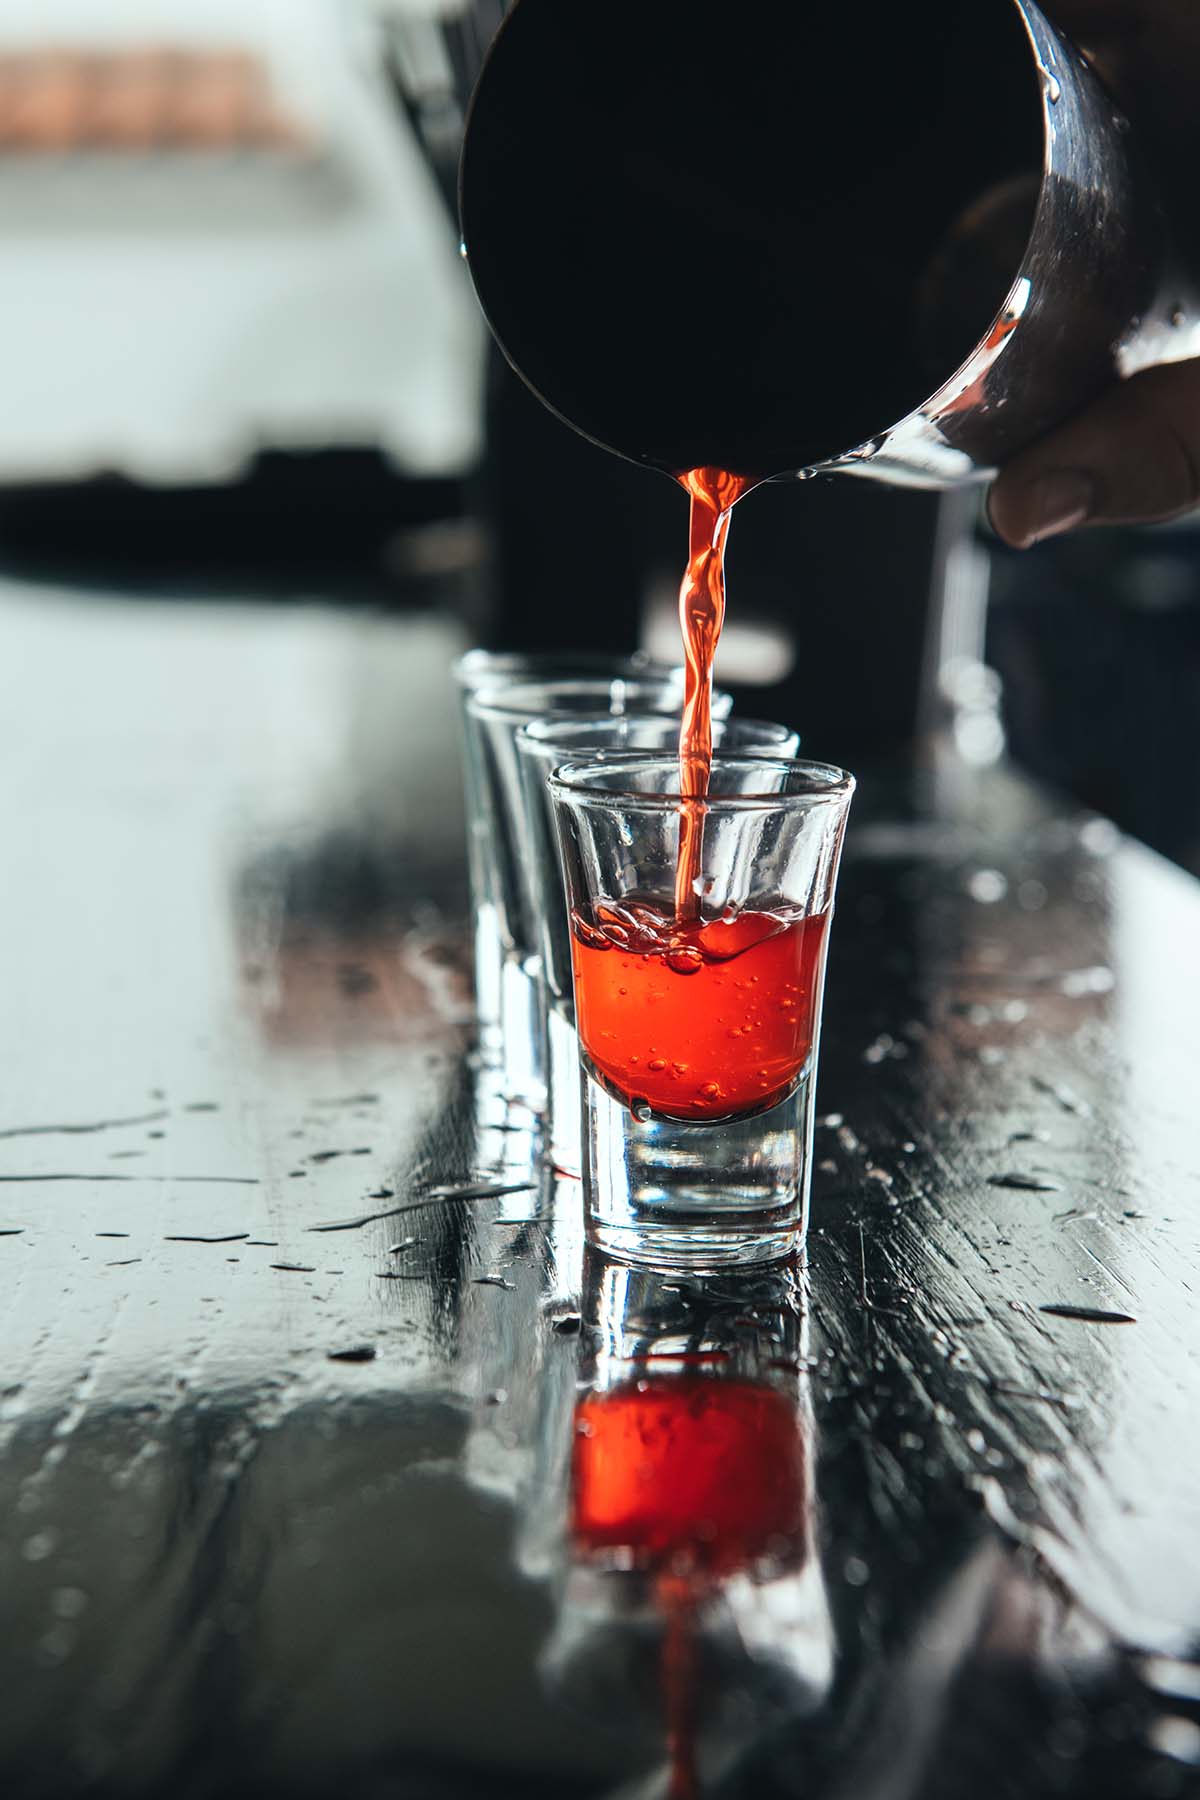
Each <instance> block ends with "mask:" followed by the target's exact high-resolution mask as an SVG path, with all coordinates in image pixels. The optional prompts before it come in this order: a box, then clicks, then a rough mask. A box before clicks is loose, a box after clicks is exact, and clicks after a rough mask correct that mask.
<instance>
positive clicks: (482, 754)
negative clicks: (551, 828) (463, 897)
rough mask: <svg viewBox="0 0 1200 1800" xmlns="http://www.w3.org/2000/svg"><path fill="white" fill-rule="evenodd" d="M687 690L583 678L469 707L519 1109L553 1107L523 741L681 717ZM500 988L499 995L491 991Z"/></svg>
mask: <svg viewBox="0 0 1200 1800" xmlns="http://www.w3.org/2000/svg"><path fill="white" fill-rule="evenodd" d="M681 696H682V686H681V683H680V680H679V678H678V677H677V675H676V674H675V673H674V672H671V671H668V672H667V673H666V674H665V675H636V674H633V673H620V674H613V673H608V674H602V675H588V676H576V677H574V678H572V679H570V680H562V679H558V680H545V681H529V682H523V683H513V682H509V683H506V684H505V685H504V686H499V687H487V686H483V687H480V688H478V689H477V690H476V692H475V693H473V694H471V695H470V696H469V697H468V699H467V703H466V745H467V753H466V763H467V768H468V771H469V775H468V780H467V801H468V832H469V834H470V839H471V842H472V845H473V852H474V854H473V866H472V887H473V892H472V900H473V903H474V907H475V913H476V928H475V941H476V953H477V967H478V970H479V972H480V977H481V988H480V1004H481V1008H482V1007H484V1006H490V1004H491V1003H492V1001H493V997H494V1001H495V1006H496V1011H495V1014H494V1015H489V1014H487V1013H482V1014H481V1026H482V1027H483V1029H484V1030H486V1031H488V1032H489V1036H488V1040H487V1044H486V1047H485V1049H490V1050H491V1051H492V1053H493V1055H494V1056H495V1059H496V1062H497V1066H498V1070H499V1074H500V1081H501V1086H502V1088H503V1091H504V1094H505V1096H506V1098H507V1099H508V1100H510V1101H512V1100H516V1101H520V1102H523V1103H524V1104H525V1105H526V1106H528V1107H531V1108H532V1109H533V1110H534V1111H536V1112H541V1111H542V1110H543V1109H544V1107H545V1103H546V1077H545V1053H544V1045H543V1041H542V1029H541V1017H542V1015H541V1007H540V1002H539V997H538V987H537V982H538V973H539V969H538V960H537V955H538V938H539V932H538V924H537V907H538V889H537V886H536V884H535V883H534V881H533V880H532V876H531V865H532V857H533V848H532V845H531V842H530V834H529V830H528V825H527V820H526V815H525V801H524V794H523V790H522V787H521V780H520V774H519V769H518V762H517V748H516V735H517V732H518V731H519V730H520V729H521V727H522V726H523V725H526V724H528V723H529V721H530V720H531V719H534V718H538V717H552V716H568V717H569V716H570V715H572V714H594V713H598V712H607V713H609V714H612V715H616V714H620V713H625V712H638V713H643V712H651V713H653V712H658V713H663V714H669V715H672V716H675V717H677V716H678V714H679V709H680V705H681ZM493 982H494V988H493V986H492V983H493Z"/></svg>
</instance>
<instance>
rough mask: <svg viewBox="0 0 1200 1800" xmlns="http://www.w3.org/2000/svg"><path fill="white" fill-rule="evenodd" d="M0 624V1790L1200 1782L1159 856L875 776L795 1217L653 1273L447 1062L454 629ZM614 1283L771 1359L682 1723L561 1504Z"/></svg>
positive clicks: (1190, 1340) (238, 608)
mask: <svg viewBox="0 0 1200 1800" xmlns="http://www.w3.org/2000/svg"><path fill="white" fill-rule="evenodd" d="M0 639H2V641H3V643H4V646H5V652H4V657H3V662H2V663H0V816H2V820H3V830H2V833H0V844H2V846H3V849H2V874H0V914H2V918H3V926H2V941H3V944H4V947H5V956H4V978H3V1005H2V1007H0V1032H2V1033H3V1057H2V1065H0V1066H2V1068H3V1085H2V1088H0V1281H2V1283H3V1285H2V1289H0V1291H2V1292H3V1295H4V1305H3V1307H2V1309H0V1321H2V1322H0V1334H2V1344H3V1356H2V1363H0V1371H2V1372H0V1445H2V1446H3V1454H2V1458H0V1609H2V1616H3V1620H4V1628H3V1632H2V1633H0V1791H2V1792H3V1793H4V1795H5V1796H6V1797H8V1800H25V1797H26V1796H29V1797H31V1800H32V1797H37V1800H42V1797H43V1796H44V1797H46V1800H51V1797H53V1800H62V1797H64V1796H72V1795H76V1794H81V1795H82V1794H86V1795H95V1796H99V1797H100V1800H126V1797H133V1796H158V1795H167V1794H170V1795H171V1796H172V1800H200V1797H207V1796H222V1797H224V1796H243V1795H244V1796H250V1795H253V1796H255V1800H264V1797H265V1800H273V1797H275V1796H279V1797H281V1800H282V1796H309V1795H312V1796H324V1795H336V1796H337V1800H357V1797H359V1796H362V1797H363V1800H368V1797H370V1800H374V1797H376V1796H378V1797H380V1800H384V1797H390V1796H396V1797H398V1800H399V1797H403V1800H409V1797H410V1796H411V1797H414V1800H457V1797H459V1796H462V1797H464V1800H465V1797H466V1796H475V1795H488V1796H491V1795H498V1794H507V1793H513V1794H520V1795H524V1796H532V1797H536V1796H540V1795H547V1796H549V1795H555V1796H561V1795H562V1794H564V1793H571V1794H578V1795H583V1796H612V1797H613V1800H618V1797H619V1800H650V1797H651V1796H655V1795H660V1796H665V1795H667V1794H668V1793H671V1794H674V1795H676V1796H685V1795H687V1794H688V1793H695V1794H703V1795H705V1796H708V1795H712V1796H721V1797H725V1796H728V1797H733V1796H743V1795H745V1796H749V1795H754V1796H755V1800H774V1797H776V1796H778V1797H780V1800H782V1797H785V1796H797V1797H799V1796H804V1800H824V1797H826V1796H828V1797H829V1800H909V1797H911V1800H941V1797H943V1796H945V1800H960V1797H961V1796H963V1795H967V1794H970V1795H971V1796H972V1797H973V1800H992V1797H996V1800H1001V1797H1004V1800H1007V1797H1009V1796H1011V1797H1012V1800H1017V1797H1020V1800H1033V1797H1037V1796H1041V1795H1047V1796H1049V1795H1055V1796H1059V1795H1067V1796H1079V1797H1080V1800H1083V1797H1084V1796H1087V1797H1088V1800H1095V1797H1096V1796H1105V1795H1110V1794H1111V1795H1113V1796H1119V1797H1120V1800H1136V1797H1137V1796H1141V1795H1145V1796H1171V1795H1187V1794H1192V1793H1196V1792H1198V1791H1200V1662H1198V1661H1196V1660H1193V1659H1194V1658H1196V1657H1197V1656H1198V1655H1200V1548H1198V1546H1200V1321H1198V1316H1197V1308H1198V1303H1200V1251H1198V1248H1197V1229H1196V1224H1197V1217H1198V1213H1200V1144H1198V1142H1197V1111H1198V1100H1197V1094H1198V1079H1197V1072H1198V1070H1200V1041H1198V1040H1200V992H1198V988H1200V983H1198V981H1197V967H1198V966H1200V965H1198V961H1197V952H1196V948H1195V946H1196V943H1197V941H1198V940H1200V891H1198V889H1197V886H1196V883H1195V882H1194V881H1193V880H1192V879H1191V878H1189V877H1187V876H1185V875H1183V874H1182V873H1180V872H1178V871H1177V870H1175V869H1173V868H1172V867H1170V866H1168V865H1167V864H1166V863H1164V862H1162V861H1160V860H1158V859H1157V858H1156V857H1154V856H1153V855H1151V854H1150V853H1149V852H1148V851H1146V850H1144V849H1142V848H1140V847H1139V846H1137V845H1136V844H1134V843H1132V842H1129V841H1126V840H1123V839H1121V838H1120V837H1119V836H1118V834H1117V833H1116V832H1115V831H1114V829H1113V828H1112V827H1111V826H1109V825H1108V824H1107V823H1105V822H1104V821H1102V820H1099V819H1095V818H1091V817H1087V816H1080V815H1078V814H1077V813H1076V812H1074V811H1073V810H1072V809H1071V808H1070V807H1068V806H1066V805H1063V804H1058V803H1056V802H1055V801H1054V800H1053V799H1051V798H1049V797H1047V796H1046V795H1044V794H1041V793H1039V792H1037V791H1035V790H1034V789H1033V788H1032V787H1030V786H1029V785H1028V784H1026V783H1025V782H1024V781H1022V780H1021V779H1020V778H1019V777H1018V776H1017V775H1016V774H1014V773H1013V772H1011V771H1008V770H1004V769H996V770H991V771H987V772H982V773H981V772H974V771H970V770H966V769H960V768H956V767H955V766H953V764H952V763H945V764H944V765H943V766H942V767H940V768H939V769H938V770H937V771H936V772H935V773H932V774H926V775H925V776H924V777H923V778H922V780H921V781H920V782H919V783H914V782H912V781H911V780H905V781H902V780H900V779H898V778H897V779H894V780H873V779H871V778H870V777H869V776H868V777H867V778H865V779H864V781H863V783H862V788H861V792H860V796H859V799H858V800H857V801H856V805H855V811H854V815H853V817H852V822H851V828H850V834H849V839H848V844H847V861H846V864H845V866H844V869H843V876H842V887H841V895H840V899H839V906H838V914H837V918H836V921H835V923H834V927H833V942H832V952H831V962H830V973H829V983H828V991H827V997H826V1011H825V1031H824V1042H823V1050H822V1062H821V1069H820V1077H819V1096H818V1111H819V1114H820V1118H821V1123H820V1125H819V1127H818V1132H817V1146H816V1176H815V1183H814V1192H813V1204H812V1224H811V1229H810V1236H809V1251H808V1259H807V1267H806V1268H804V1269H800V1270H793V1271H786V1270H785V1271H776V1272H773V1273H769V1274H763V1275H758V1276H737V1277H731V1276H727V1277H722V1278H721V1279H720V1280H719V1281H717V1280H713V1281H711V1282H704V1281H699V1280H689V1281H680V1282H675V1283H672V1282H670V1281H669V1280H667V1279H665V1278H664V1279H660V1280H658V1281H657V1282H655V1281H654V1280H653V1278H650V1277H642V1276H638V1275H636V1274H632V1273H630V1272H629V1271H622V1270H621V1269H619V1268H614V1267H612V1266H609V1267H607V1268H606V1267H599V1266H597V1259H595V1258H594V1257H591V1256H590V1255H587V1254H585V1249H584V1245H583V1241H582V1229H581V1223H580V1214H579V1192H578V1187H577V1185H576V1184H574V1183H572V1182H570V1181H568V1180H565V1179H563V1178H561V1177H560V1176H559V1175H558V1174H556V1172H555V1171H554V1170H553V1169H552V1168H549V1167H547V1166H546V1165H545V1163H544V1162H542V1161H539V1159H538V1156H537V1143H536V1138H535V1137H534V1135H533V1134H532V1133H531V1131H530V1129H529V1125H530V1121H529V1120H528V1118H526V1117H523V1116H522V1115H521V1114H520V1113H519V1112H517V1111H514V1110H512V1109H509V1110H508V1111H504V1110H503V1109H501V1108H498V1107H497V1105H496V1103H495V1101H494V1098H492V1099H489V1097H488V1096H487V1094H486V1093H485V1092H484V1088H485V1085H486V1084H485V1082H484V1081H483V1079H482V1077H481V1074H480V1071H479V1070H478V1069H477V1068H476V1067H475V1066H474V1063H473V1061H472V1058H471V1054H470V1011H469V1005H468V977H467V970H466V963H465V955H464V947H465V945H466V943H467V941H468V930H467V919H466V906H465V880H464V872H463V858H462V849H461V844H462V814H461V800H460V796H459V775H458V765H457V751H456V744H455V719H454V703H453V699H452V695H451V690H450V684H449V679H448V669H449V665H450V662H451V660H452V657H453V656H454V654H455V653H456V652H457V651H458V650H459V649H461V648H462V647H463V646H462V642H461V636H460V633H459V632H458V630H457V628H456V627H455V626H454V625H453V624H452V623H451V622H450V621H448V620H446V619H444V618H442V617H439V616H438V615H437V614H435V613H430V614H426V615H419V614H418V615H410V616H408V617H406V618H404V619H391V620H389V619H386V618H383V617H379V616H373V615H369V614H365V613H358V614H355V613H347V612H339V611H335V610H334V609H332V608H327V607H325V606H323V605H321V604H319V603H314V604H312V605H311V606H309V607H303V608H297V607H282V606H279V607H255V606H250V605H233V604H227V605H222V606H211V607H210V606H204V605H199V604H190V603H186V602H176V603H174V604H171V605H169V606H168V605H165V604H154V603H151V602H149V601H136V600H119V599H113V598H102V597H99V596H96V595H92V596H86V595H83V594H76V593H70V592H61V593H55V592H48V591H45V590H39V591H35V590H33V589H32V588H29V589H26V588H22V587H20V586H18V585H17V584H15V583H8V584H6V585H5V586H4V587H3V589H2V590H0ZM797 723H798V724H799V725H800V727H801V729H802V730H803V721H798V722H797ZM813 749H814V753H820V752H832V753H836V747H834V746H825V745H821V746H813ZM1153 773H1154V772H1153V770H1147V772H1146V778H1147V779H1148V780H1149V779H1153ZM639 1308H641V1309H643V1310H647V1309H653V1308H659V1309H662V1308H666V1309H667V1311H670V1310H671V1309H672V1308H674V1312H675V1316H674V1318H673V1319H671V1320H669V1321H668V1324H669V1327H670V1330H671V1331H672V1332H674V1334H675V1338H674V1340H673V1341H678V1343H679V1346H680V1350H679V1358H678V1359H677V1360H676V1361H674V1362H672V1361H671V1360H670V1359H668V1360H667V1361H666V1362H665V1363H664V1365H663V1370H662V1372H661V1373H660V1374H657V1375H656V1376H655V1381H656V1382H657V1383H662V1382H668V1383H669V1381H670V1380H671V1379H672V1378H678V1379H684V1376H682V1375H680V1370H681V1369H685V1368H686V1367H687V1355H688V1349H687V1346H688V1344H689V1342H691V1341H692V1339H691V1336H690V1335H689V1334H690V1333H691V1332H692V1326H693V1324H694V1325H695V1341H697V1342H699V1341H700V1339H701V1338H704V1341H705V1342H708V1341H709V1339H711V1337H712V1334H713V1333H714V1332H715V1333H717V1335H718V1336H719V1335H720V1334H721V1333H724V1334H725V1337H726V1338H727V1340H728V1346H729V1350H728V1354H730V1355H733V1354H735V1353H736V1355H737V1356H739V1357H741V1358H742V1359H743V1361H744V1362H745V1363H746V1364H747V1366H759V1365H761V1367H763V1368H764V1369H765V1368H769V1369H770V1370H771V1371H772V1372H773V1373H772V1374H771V1375H770V1377H769V1379H770V1380H771V1381H775V1382H776V1389H777V1391H782V1390H780V1388H779V1384H780V1383H782V1386H783V1389H784V1390H786V1391H787V1392H788V1393H789V1394H790V1395H791V1397H792V1398H791V1400H790V1401H789V1405H790V1406H791V1409H792V1410H791V1411H790V1412H789V1415H788V1416H789V1418H790V1419H792V1420H793V1432H794V1440H793V1447H794V1452H795V1456H796V1457H797V1458H798V1459H799V1460H798V1463H797V1464H796V1467H795V1469H794V1470H793V1473H794V1475H795V1479H796V1480H797V1481H798V1482H799V1483H800V1484H801V1486H802V1488H803V1492H804V1495H805V1499H804V1508H805V1513H804V1517H805V1526H804V1535H803V1542H802V1544H801V1546H800V1550H799V1552H798V1553H797V1554H795V1555H793V1556H792V1558H791V1561H790V1562H789V1561H788V1559H787V1558H784V1559H783V1561H782V1563H781V1566H780V1568H779V1569H778V1570H777V1571H776V1578H775V1579H774V1580H773V1581H771V1582H768V1583H766V1584H765V1585H764V1586H762V1587H761V1588H755V1586H754V1582H753V1581H752V1580H751V1579H750V1578H749V1576H746V1575H744V1574H742V1575H740V1576H739V1575H738V1574H737V1573H736V1572H735V1573H731V1574H730V1573H729V1572H728V1571H726V1573H727V1574H728V1579H727V1580H725V1581H724V1582H723V1585H722V1583H721V1582H714V1583H713V1584H712V1587H711V1590H710V1591H709V1592H708V1593H707V1595H706V1597H705V1607H706V1609H707V1610H706V1612H705V1616H704V1619H703V1621H702V1629H700V1642H699V1643H698V1645H697V1646H696V1647H695V1655H694V1656H693V1657H692V1658H691V1662H690V1664H689V1668H690V1675H689V1677H688V1680H689V1683H690V1689H689V1697H688V1698H687V1701H686V1705H685V1707H684V1713H685V1714H686V1718H687V1720H688V1721H689V1725H688V1729H689V1731H690V1732H691V1735H692V1741H691V1742H690V1743H689V1745H688V1748H687V1752H686V1756H685V1755H684V1754H683V1752H681V1749H680V1743H679V1738H680V1732H681V1729H682V1727H681V1725H680V1717H681V1716H682V1715H681V1714H680V1712H679V1707H678V1695H676V1696H675V1699H674V1700H672V1697H671V1693H670V1688H671V1683H670V1681H665V1682H664V1681H663V1680H661V1679H660V1674H659V1661H660V1660H661V1659H660V1656H659V1653H660V1651H661V1648H662V1643H663V1641H664V1635H663V1634H664V1632H667V1633H669V1629H670V1627H669V1622H668V1623H666V1624H664V1623H663V1621H662V1620H661V1619H658V1620H656V1617H655V1614H654V1604H655V1592H656V1590H654V1589H653V1586H652V1584H648V1583H647V1582H646V1581H644V1580H642V1579H641V1577H640V1576H639V1572H638V1570H637V1569H635V1568H631V1567H629V1566H628V1564H627V1563H626V1564H624V1565H623V1564H622V1561H621V1559H620V1557H614V1558H611V1559H610V1560H609V1562H608V1563H607V1564H603V1565H601V1564H596V1563H595V1562H591V1563H589V1562H588V1561H587V1560H586V1559H584V1558H581V1554H580V1551H579V1546H578V1542H577V1541H573V1540H575V1539H577V1528H578V1512H579V1496H578V1494H577V1493H576V1494H575V1496H574V1499H572V1496H571V1493H570V1491H569V1490H570V1482H571V1479H572V1475H571V1470H572V1468H575V1467H576V1465H575V1464H574V1463H573V1462H572V1445H573V1443H574V1441H575V1438H576V1436H577V1435H578V1433H579V1431H580V1430H581V1429H583V1427H581V1425H580V1422H579V1418H578V1416H577V1405H578V1401H579V1397H580V1395H581V1394H584V1393H586V1392H587V1391H588V1383H589V1381H591V1380H592V1378H593V1376H594V1374H595V1371H596V1369H597V1368H598V1367H599V1366H600V1365H601V1364H602V1363H603V1362H604V1359H605V1357H606V1356H607V1357H608V1358H609V1363H610V1364H611V1361H612V1358H613V1357H614V1356H616V1358H617V1360H618V1362H619V1361H620V1357H621V1355H622V1354H623V1351H622V1348H621V1347H622V1345H624V1344H625V1343H626V1341H627V1339H629V1338H630V1337H633V1338H636V1337H637V1334H638V1332H639V1331H641V1330H642V1327H643V1323H644V1321H642V1320H641V1318H640V1315H639ZM656 1317H657V1318H658V1319H659V1322H661V1318H662V1314H661V1312H660V1314H658V1315H656ZM780 1320H782V1321H783V1325H782V1326H780V1324H779V1321H780ZM647 1329H648V1328H647ZM789 1334H790V1335H789ZM722 1354H725V1352H722ZM756 1358H757V1359H758V1360H757V1364H756V1361H755V1359H756ZM638 1366H639V1365H638V1364H637V1362H636V1361H634V1362H632V1363H631V1364H630V1365H629V1367H630V1371H631V1381H632V1389H631V1391H634V1392H638V1391H641V1392H643V1393H644V1392H645V1391H647V1384H646V1382H645V1381H642V1382H641V1383H640V1384H639V1382H638V1381H636V1380H633V1375H634V1374H636V1371H637V1369H638ZM764 1379H766V1378H764ZM789 1383H790V1386H789V1385H788V1384H789ZM581 1384H582V1385H581ZM656 1391H657V1390H656ZM586 1429H587V1430H589V1431H590V1430H591V1429H592V1427H591V1426H587V1427H586ZM667 1466H668V1469H669V1467H670V1464H669V1463H668V1465H667ZM797 1469H798V1473H796V1470H797ZM575 1479H576V1480H577V1479H578V1474H577V1470H576V1476H575ZM729 1479H730V1481H731V1482H733V1483H735V1484H736V1483H738V1482H739V1481H740V1480H741V1481H744V1480H748V1479H749V1477H748V1476H747V1475H746V1474H745V1472H744V1471H741V1470H739V1469H738V1468H734V1469H731V1470H730V1471H729ZM767 1479H768V1481H769V1474H768V1477H767ZM733 1491H735V1492H740V1491H742V1490H741V1489H740V1488H735V1489H734V1490H733ZM658 1498H659V1499H661V1498H663V1496H662V1495H659V1496H658ZM654 1500H655V1496H654V1495H653V1494H651V1495H650V1496H649V1498H648V1500H647V1504H653V1503H654ZM710 1535H711V1534H710ZM676 1573H677V1574H678V1571H676ZM679 1579H680V1580H683V1579H684V1578H683V1576H682V1575H679ZM718 1587H719V1588H720V1590H721V1591H720V1592H717V1591H716V1589H717V1588H718ZM673 1707H674V1711H672V1708H673ZM672 1760H673V1762H674V1774H673V1775H672V1773H671V1763H672ZM672 1783H673V1785H672Z"/></svg>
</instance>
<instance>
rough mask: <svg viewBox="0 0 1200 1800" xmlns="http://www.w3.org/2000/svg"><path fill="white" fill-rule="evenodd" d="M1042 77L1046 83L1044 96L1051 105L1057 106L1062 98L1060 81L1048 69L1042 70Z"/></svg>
mask: <svg viewBox="0 0 1200 1800" xmlns="http://www.w3.org/2000/svg"><path fill="white" fill-rule="evenodd" d="M1042 79H1043V81H1044V82H1045V83H1046V98H1047V100H1048V101H1049V102H1050V104H1051V106H1057V105H1058V103H1059V101H1060V100H1061V99H1062V82H1061V81H1060V80H1059V79H1058V76H1057V75H1052V74H1051V72H1050V70H1049V69H1043V70H1042Z"/></svg>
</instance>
